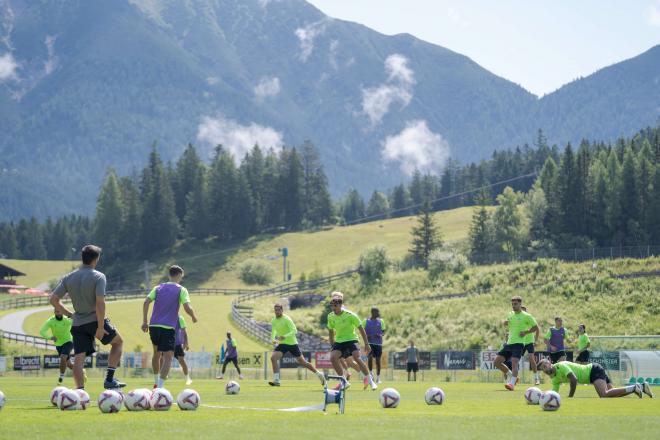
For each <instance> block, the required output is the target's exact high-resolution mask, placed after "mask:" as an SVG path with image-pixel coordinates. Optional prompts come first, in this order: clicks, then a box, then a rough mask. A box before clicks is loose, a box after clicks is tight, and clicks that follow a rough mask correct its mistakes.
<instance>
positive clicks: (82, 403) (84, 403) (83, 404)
mask: <svg viewBox="0 0 660 440" xmlns="http://www.w3.org/2000/svg"><path fill="white" fill-rule="evenodd" d="M76 393H78V398H79V402H78V409H82V410H85V409H87V407H88V406H89V402H90V399H89V394H87V391H85V390H76Z"/></svg>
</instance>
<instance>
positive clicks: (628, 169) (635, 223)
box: [620, 146, 640, 244]
mask: <svg viewBox="0 0 660 440" xmlns="http://www.w3.org/2000/svg"><path fill="white" fill-rule="evenodd" d="M637 175H638V171H637V161H636V160H635V153H634V152H633V150H632V148H631V147H630V146H627V147H626V149H625V150H624V153H623V167H622V170H621V198H620V200H621V211H622V214H623V215H624V216H625V222H624V223H623V226H624V228H625V232H624V234H625V237H626V238H625V240H626V242H627V243H628V244H639V238H640V237H639V233H640V231H639V229H640V191H639V185H638V182H637Z"/></svg>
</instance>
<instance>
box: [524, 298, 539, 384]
mask: <svg viewBox="0 0 660 440" xmlns="http://www.w3.org/2000/svg"><path fill="white" fill-rule="evenodd" d="M520 309H521V310H522V311H523V312H526V311H527V307H525V306H522V307H521V308H520ZM539 339H540V332H539V330H538V328H537V329H536V332H534V333H529V334H528V335H527V336H525V340H524V342H523V344H525V346H524V347H523V352H522V355H523V356H525V353H527V358H528V359H529V365H530V366H531V367H532V371H533V372H534V385H541V378H540V377H539V370H538V367H537V365H536V356H534V344H535V343H536V341H538V340H539Z"/></svg>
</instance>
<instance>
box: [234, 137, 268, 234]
mask: <svg viewBox="0 0 660 440" xmlns="http://www.w3.org/2000/svg"><path fill="white" fill-rule="evenodd" d="M264 160H265V159H264V155H263V153H262V151H261V148H259V145H255V146H254V147H253V148H252V150H251V151H250V153H248V154H247V155H246V156H245V159H244V160H243V162H242V163H241V167H240V171H241V172H242V173H244V174H245V176H246V177H247V182H248V185H249V187H250V195H251V198H252V207H253V210H254V223H255V227H256V229H257V231H262V230H263V229H264V227H265V224H264V210H265V206H264V198H265V194H266V188H265V187H264V172H265V163H264Z"/></svg>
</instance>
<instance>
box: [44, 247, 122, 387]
mask: <svg viewBox="0 0 660 440" xmlns="http://www.w3.org/2000/svg"><path fill="white" fill-rule="evenodd" d="M100 257H101V248H100V247H98V246H94V245H91V244H89V245H86V246H84V247H83V248H82V250H81V259H82V266H81V267H80V268H79V269H77V270H74V271H73V272H71V273H69V274H67V275H65V276H64V278H62V281H60V283H59V284H58V285H57V287H56V288H55V290H53V293H52V294H51V295H50V303H51V304H52V305H53V307H55V310H56V311H59V312H60V313H62V314H63V315H66V316H68V317H71V316H73V323H72V326H71V336H72V337H73V352H74V360H73V378H74V381H75V382H76V387H77V388H78V389H84V388H85V371H84V370H83V365H84V363H85V357H87V356H90V355H91V354H92V353H94V352H95V351H96V349H95V347H94V339H95V338H96V339H98V340H99V341H101V343H102V344H103V345H108V344H110V354H109V355H108V368H107V370H106V373H105V381H104V382H103V386H104V387H105V388H106V389H116V388H122V387H125V386H126V384H125V383H123V382H119V381H118V380H117V379H115V370H116V369H117V365H119V359H121V352H122V347H123V344H124V341H123V340H122V338H121V335H120V334H119V332H118V331H117V329H116V328H115V327H113V326H112V324H110V320H109V319H108V318H106V316H105V286H106V279H105V275H104V274H103V273H101V272H99V271H98V270H96V269H95V268H96V265H97V264H98V262H99V258H100ZM67 293H68V294H69V298H71V304H72V305H73V310H74V312H75V313H74V312H71V311H70V310H69V309H68V308H67V307H65V306H64V305H63V304H62V298H64V295H66V294H67Z"/></svg>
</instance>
